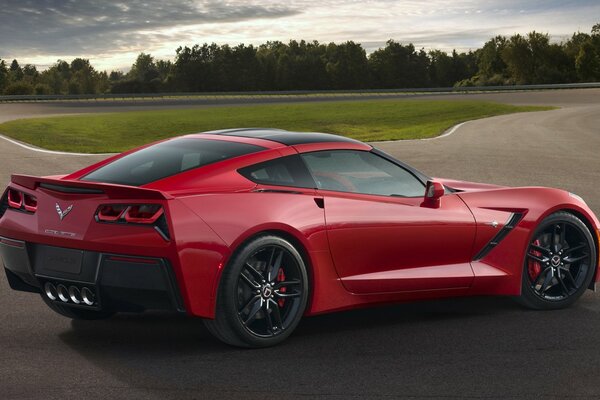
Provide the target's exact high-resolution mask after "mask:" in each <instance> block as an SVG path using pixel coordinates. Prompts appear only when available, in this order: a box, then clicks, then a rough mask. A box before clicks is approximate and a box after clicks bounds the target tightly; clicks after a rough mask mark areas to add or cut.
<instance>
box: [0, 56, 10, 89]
mask: <svg viewBox="0 0 600 400" xmlns="http://www.w3.org/2000/svg"><path fill="white" fill-rule="evenodd" d="M9 80H10V77H9V74H8V68H7V66H6V61H4V60H0V94H2V93H4V90H5V89H6V86H7V85H8V83H9Z"/></svg>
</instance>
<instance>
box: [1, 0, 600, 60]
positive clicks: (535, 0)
mask: <svg viewBox="0 0 600 400" xmlns="http://www.w3.org/2000/svg"><path fill="white" fill-rule="evenodd" d="M599 22H600V1H599V0H581V1H569V0H530V1H517V0H485V1H484V0H427V1H415V0H409V1H396V0H360V1H358V0H319V1H313V0H288V1H274V2H273V1H261V0H249V1H245V0H226V1H215V0H180V1H176V0H130V1H113V0H0V58H2V59H8V60H12V59H13V58H17V59H18V60H19V62H20V64H25V63H31V64H35V65H36V66H37V67H38V69H40V70H43V69H45V68H47V67H48V66H50V65H52V64H53V63H55V62H56V60H58V59H63V60H67V61H70V60H72V59H73V58H75V57H83V58H89V59H90V61H91V62H92V65H94V66H95V67H96V68H97V69H98V70H113V69H120V70H124V71H126V70H128V69H129V67H130V66H131V64H132V63H133V61H134V60H135V58H136V56H137V55H138V54H139V53H140V52H145V53H150V54H152V55H153V56H155V57H156V58H162V59H173V58H174V56H175V50H176V48H177V47H179V46H192V45H194V44H196V43H199V44H202V43H205V42H208V43H211V42H215V43H218V44H225V43H228V44H231V45H236V44H239V43H245V44H255V45H256V44H261V43H264V42H266V41H269V40H280V41H284V42H287V41H289V40H291V39H297V40H299V39H306V40H318V41H319V42H338V43H339V42H344V41H347V40H352V41H355V42H358V43H361V44H362V45H363V47H364V48H365V49H366V50H367V52H372V51H373V50H376V49H378V48H380V47H382V46H384V45H385V42H386V41H387V40H388V39H394V40H396V41H398V42H401V43H403V44H407V43H413V44H414V45H415V47H417V48H421V47H423V48H425V49H426V50H429V49H433V48H436V49H441V50H444V51H452V49H457V50H458V51H468V50H469V49H473V50H474V49H476V48H478V47H481V45H482V44H483V43H484V42H485V41H487V40H488V39H489V38H491V37H493V36H496V35H512V34H514V33H521V34H525V33H527V32H530V31H532V30H535V31H538V32H542V33H549V34H550V35H551V37H552V39H553V40H555V41H560V40H563V39H566V38H568V37H570V35H572V34H573V32H576V31H581V32H590V30H591V27H592V26H593V25H594V24H596V23H599Z"/></svg>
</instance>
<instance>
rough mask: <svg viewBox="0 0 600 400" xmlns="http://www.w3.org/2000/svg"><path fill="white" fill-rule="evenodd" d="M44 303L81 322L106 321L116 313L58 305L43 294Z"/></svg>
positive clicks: (53, 309)
mask: <svg viewBox="0 0 600 400" xmlns="http://www.w3.org/2000/svg"><path fill="white" fill-rule="evenodd" d="M41 296H42V299H43V300H44V303H46V305H47V306H48V307H50V309H51V310H52V311H54V312H56V313H58V314H60V315H62V316H64V317H67V318H71V319H81V320H90V321H92V320H98V319H106V318H110V317H112V316H113V315H114V314H115V313H114V312H110V311H97V310H88V309H85V308H77V307H69V306H63V305H61V304H58V303H56V302H54V301H52V300H50V299H48V298H47V297H46V296H44V295H43V294H42V295H41Z"/></svg>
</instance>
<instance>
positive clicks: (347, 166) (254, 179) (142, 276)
mask: <svg viewBox="0 0 600 400" xmlns="http://www.w3.org/2000/svg"><path fill="white" fill-rule="evenodd" d="M599 226H600V224H599V222H598V220H597V218H596V217H595V216H594V214H593V212H592V211H591V210H590V209H589V208H588V206H587V205H586V204H585V202H584V201H583V200H582V199H581V198H580V197H578V196H577V195H574V194H572V193H568V192H566V191H563V190H558V189H549V188H541V187H528V188H507V187H501V186H495V185H486V184H479V183H469V182H460V181H454V180H445V179H433V178H428V177H427V176H425V175H424V174H422V173H421V172H419V171H417V170H415V169H413V168H411V167H409V166H408V165H405V164H404V163H402V162H400V161H398V160H396V159H394V158H392V157H390V156H389V155H387V154H385V153H383V152H381V151H379V150H377V149H375V148H373V147H371V146H370V145H368V144H365V143H361V142H358V141H356V140H352V139H348V138H345V137H340V136H335V135H329V134H322V133H299V132H287V131H282V130H275V129H233V130H222V131H213V132H205V133H201V134H194V135H187V136H183V137H178V138H173V139H168V140H164V141H161V142H158V143H154V144H151V145H147V146H144V147H141V148H139V149H135V150H132V151H129V152H126V153H123V154H120V155H117V156H114V157H112V158H109V159H107V160H105V161H102V162H100V163H97V164H95V165H92V166H90V167H87V168H84V169H82V170H80V171H77V172H74V173H72V174H70V175H65V176H49V177H34V176H25V175H13V176H12V181H11V183H10V185H9V186H8V188H7V190H6V191H5V193H4V195H3V196H2V199H1V205H0V254H1V256H2V259H3V261H4V267H5V270H6V275H7V277H8V281H9V283H10V286H11V287H12V288H13V289H15V290H21V291H28V292H34V293H40V294H41V297H42V299H43V300H44V301H45V302H46V304H47V305H48V306H49V307H50V308H51V309H52V310H54V311H56V312H58V313H59V314H62V315H64V316H67V317H69V318H80V319H99V318H107V317H109V316H111V315H113V314H114V313H115V312H137V311H143V310H147V309H164V310H174V311H178V312H182V313H187V314H189V315H192V316H197V317H201V318H204V319H205V321H206V326H207V327H208V329H209V330H210V332H212V333H213V334H214V335H215V336H216V337H217V338H219V339H221V340H222V341H224V342H226V343H229V344H232V345H236V346H244V347H263V346H270V345H274V344H276V343H279V342H281V341H282V340H284V339H285V338H286V337H287V336H289V335H290V334H291V333H292V331H293V330H294V328H296V326H297V325H298V323H299V321H300V318H301V317H302V316H303V315H315V314H320V313H325V312H330V311H336V310H343V309H350V308H356V307H363V306H367V305H371V304H376V303H389V302H401V301H412V300H419V299H430V298H439V297H447V296H465V295H509V296H516V297H517V299H518V300H519V301H520V302H521V303H522V304H524V305H526V306H528V307H531V308H535V309H555V308H563V307H566V306H568V305H570V304H571V303H573V302H574V301H575V300H577V298H578V297H580V296H581V295H582V294H583V292H584V291H585V290H586V289H588V288H590V289H593V288H594V287H595V284H596V282H597V281H598V279H599V276H598V264H599V263H598V236H599Z"/></svg>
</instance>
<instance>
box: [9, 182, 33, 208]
mask: <svg viewBox="0 0 600 400" xmlns="http://www.w3.org/2000/svg"><path fill="white" fill-rule="evenodd" d="M6 200H7V203H8V207H9V208H12V209H13V210H20V211H26V212H29V213H34V212H36V211H37V198H36V197H35V196H32V195H30V194H27V193H24V192H21V191H19V190H15V189H13V188H9V189H8V191H7V199H6Z"/></svg>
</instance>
